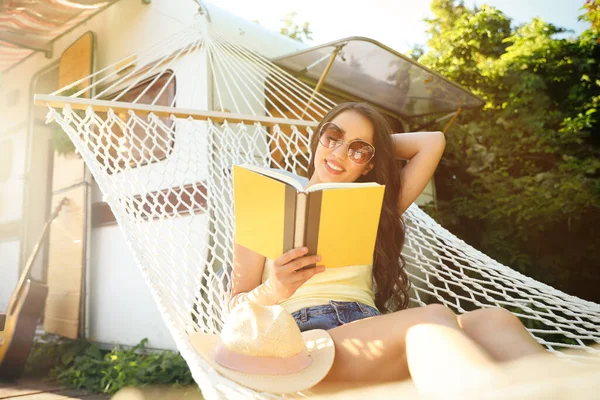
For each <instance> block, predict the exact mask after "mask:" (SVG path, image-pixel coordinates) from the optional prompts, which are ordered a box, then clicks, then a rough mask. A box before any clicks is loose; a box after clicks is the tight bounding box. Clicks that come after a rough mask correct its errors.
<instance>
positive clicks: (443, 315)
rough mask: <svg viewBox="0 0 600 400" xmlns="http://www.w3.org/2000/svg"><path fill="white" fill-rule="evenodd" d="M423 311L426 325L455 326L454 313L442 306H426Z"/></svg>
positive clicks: (455, 318)
mask: <svg viewBox="0 0 600 400" xmlns="http://www.w3.org/2000/svg"><path fill="white" fill-rule="evenodd" d="M422 309H423V316H424V319H425V321H423V322H426V323H434V324H441V325H448V324H451V325H454V324H456V321H457V317H456V314H454V312H453V311H452V310H451V309H449V308H448V307H446V306H444V305H442V304H428V305H426V306H424V307H422Z"/></svg>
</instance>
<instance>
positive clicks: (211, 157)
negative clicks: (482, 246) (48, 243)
mask: <svg viewBox="0 0 600 400" xmlns="http://www.w3.org/2000/svg"><path fill="white" fill-rule="evenodd" d="M174 49H175V50H174ZM176 76H177V77H182V76H184V77H188V81H189V84H188V83H187V82H186V84H183V85H178V86H177V87H176V90H174V87H175V84H176V83H177V82H176V81H175V80H176ZM36 103H37V104H43V105H47V106H48V108H49V112H48V122H50V121H56V122H57V123H59V124H60V126H61V127H62V129H63V130H64V131H65V132H66V133H67V134H68V136H69V138H70V139H71V140H72V142H73V143H74V145H75V147H76V151H77V152H78V153H79V154H80V156H81V157H82V158H83V159H84V161H85V163H86V165H87V166H88V168H89V169H90V170H91V172H92V174H93V176H94V178H95V180H96V181H97V183H98V185H99V187H100V189H101V191H102V193H103V195H104V199H105V201H106V202H108V204H109V205H110V208H111V209H112V212H113V213H114V215H115V217H116V220H117V222H118V224H119V226H120V227H121V229H122V230H123V232H124V234H125V238H126V240H127V243H128V246H129V248H130V249H131V251H132V252H133V255H134V258H135V260H136V263H137V265H138V267H139V268H140V270H141V272H142V274H143V276H144V279H145V280H146V283H147V284H148V286H149V287H150V289H151V292H152V294H153V297H154V300H155V301H156V303H157V305H158V307H159V310H160V313H161V314H162V317H163V318H164V321H165V322H166V325H167V327H168V328H169V330H170V333H171V334H172V336H173V338H174V340H175V342H176V344H177V347H178V349H179V351H180V352H181V354H182V356H183V357H184V358H185V359H186V361H187V363H188V365H189V367H190V369H191V371H192V374H193V377H194V379H195V380H196V382H197V383H198V385H199V386H200V388H201V390H202V392H203V394H204V396H205V397H206V398H218V397H221V396H223V397H226V398H264V397H270V396H271V395H268V394H266V393H256V392H254V391H251V390H249V389H246V388H244V387H241V386H239V385H237V384H236V383H234V382H232V381H230V380H228V379H225V378H224V377H222V376H220V375H219V374H217V373H216V372H215V371H214V370H213V369H212V368H211V367H210V366H209V365H208V364H207V363H206V362H205V361H204V360H202V359H201V358H200V357H199V356H198V355H197V354H196V353H195V351H194V350H193V349H192V347H191V345H190V342H189V341H188V335H189V334H190V333H193V332H196V331H200V330H202V331H206V332H212V333H218V332H219V330H220V328H221V324H222V321H223V317H224V315H225V314H226V312H227V306H226V303H227V298H228V294H229V292H230V277H231V260H232V249H233V243H232V238H233V222H234V221H233V206H232V176H231V168H232V165H234V164H238V163H254V164H257V165H261V166H266V167H276V168H282V169H285V170H288V171H291V172H294V173H297V174H304V175H306V173H307V166H308V160H309V156H310V154H309V146H308V143H309V137H310V135H312V134H313V129H314V128H315V127H316V126H317V123H318V121H319V120H320V118H322V117H323V116H324V115H325V113H326V112H327V111H328V110H329V109H331V108H332V107H333V106H334V105H335V104H334V102H332V101H331V100H329V99H328V98H326V97H325V96H323V95H321V94H319V93H315V91H314V90H313V88H311V87H310V86H308V85H306V84H305V83H303V82H301V81H299V80H298V79H296V78H294V77H293V76H291V75H290V74H288V73H287V72H285V71H284V70H282V69H281V68H279V67H277V66H276V65H274V64H273V63H272V62H270V61H269V60H268V59H266V58H265V57H263V56H261V55H260V54H258V53H257V52H255V51H252V50H250V49H248V48H246V47H243V46H241V45H239V44H236V43H234V42H233V41H231V40H228V39H227V38H225V37H223V36H221V35H220V34H219V33H217V32H215V30H214V29H213V28H212V27H211V25H210V23H208V22H206V21H205V20H198V21H197V22H196V23H194V24H193V25H192V26H190V27H189V28H186V29H184V30H183V31H181V32H180V33H178V34H177V35H175V36H174V37H170V38H168V39H166V40H164V41H162V42H160V43H157V44H156V45H153V46H151V47H149V48H146V49H143V50H140V51H139V52H137V53H136V54H134V55H132V56H130V57H127V58H125V59H124V60H122V61H119V62H117V63H115V64H112V65H110V66H108V67H106V68H104V69H102V70H100V71H98V72H96V73H95V74H93V75H91V76H88V77H85V78H83V79H80V80H78V81H76V82H74V83H73V84H71V85H68V86H66V87H64V88H62V89H60V90H58V91H57V92H54V93H52V94H50V95H36ZM208 110H212V111H208ZM402 218H404V219H405V222H406V225H407V232H406V244H405V246H404V249H403V254H404V256H405V257H406V260H407V270H408V273H409V277H410V280H411V281H412V284H413V289H412V291H411V303H410V306H411V307H416V306H422V305H425V304H428V303H431V302H437V303H443V304H445V305H447V306H449V307H450V308H452V309H453V310H454V311H455V312H457V313H462V312H465V311H468V310H471V309H473V308H475V307H477V308H479V307H492V306H499V307H504V308H507V309H509V310H511V311H512V312H514V313H515V314H516V315H517V316H519V317H521V319H522V320H523V321H524V322H525V324H526V325H527V327H528V329H529V331H530V332H531V334H532V335H533V336H534V337H535V338H536V339H537V340H538V341H539V342H540V343H541V344H542V345H544V346H545V347H546V348H547V349H548V350H549V351H550V352H553V353H555V354H557V355H558V356H561V357H565V358H569V359H575V360H581V361H585V360H587V359H591V358H597V356H598V355H599V354H598V353H599V352H600V351H598V350H597V349H595V348H592V347H590V345H591V344H595V343H600V331H599V328H600V306H599V305H597V304H594V303H591V302H588V301H585V300H582V299H579V298H576V297H574V296H570V295H568V294H565V293H563V292H560V291H558V290H556V289H554V288H552V287H549V286H547V285H545V284H543V283H540V282H537V281H535V280H533V279H531V278H529V277H527V276H524V275H522V274H520V273H518V272H516V271H514V270H512V269H511V268H509V267H507V266H505V265H502V264H500V263H498V262H496V261H494V260H493V259H491V258H490V257H488V256H486V255H485V254H483V253H481V252H479V251H477V250H476V249H474V248H472V247H471V246H469V245H468V244H466V243H465V242H463V241H462V240H460V239H458V238H457V237H455V236H454V235H452V233H450V232H449V231H447V230H446V229H444V228H443V227H441V226H440V225H439V224H437V223H436V222H435V221H434V220H433V219H432V218H430V217H429V216H428V215H427V214H426V213H424V212H423V211H422V210H421V209H420V208H419V207H418V206H417V205H416V204H413V205H411V206H410V207H409V208H408V210H407V211H406V212H405V214H404V215H403V217H402ZM568 349H579V350H581V351H579V352H577V353H576V354H575V353H572V352H571V351H569V352H567V353H565V350H568Z"/></svg>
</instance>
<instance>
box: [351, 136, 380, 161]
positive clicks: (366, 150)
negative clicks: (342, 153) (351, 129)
mask: <svg viewBox="0 0 600 400" xmlns="http://www.w3.org/2000/svg"><path fill="white" fill-rule="evenodd" d="M373 153H374V149H373V146H371V145H370V144H369V143H367V142H362V141H359V140H357V141H355V142H352V143H350V146H348V157H349V158H350V160H352V161H354V162H355V163H356V164H366V163H368V162H369V161H370V160H371V158H373Z"/></svg>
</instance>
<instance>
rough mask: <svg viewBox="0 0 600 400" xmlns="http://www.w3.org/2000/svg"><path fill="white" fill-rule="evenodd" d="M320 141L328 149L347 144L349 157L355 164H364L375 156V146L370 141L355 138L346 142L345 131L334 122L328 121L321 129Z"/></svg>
mask: <svg viewBox="0 0 600 400" xmlns="http://www.w3.org/2000/svg"><path fill="white" fill-rule="evenodd" d="M319 143H321V144H322V145H323V146H325V147H326V148H328V149H336V148H338V147H340V146H341V145H342V144H347V145H348V147H347V152H348V159H349V160H350V161H352V162H353V163H354V164H359V165H364V164H366V163H368V162H369V161H371V160H372V159H373V157H375V147H373V145H372V144H371V143H369V142H365V141H364V140H361V139H354V140H351V141H349V142H346V140H345V139H344V131H342V130H341V129H340V128H339V127H338V126H337V125H336V124H334V123H333V122H326V123H324V124H323V125H322V126H321V129H320V130H319Z"/></svg>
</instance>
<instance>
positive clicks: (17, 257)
mask: <svg viewBox="0 0 600 400" xmlns="http://www.w3.org/2000/svg"><path fill="white" fill-rule="evenodd" d="M19 3H20V2H19V1H17V2H14V5H13V4H12V3H11V4H9V5H8V8H4V9H3V10H0V16H4V15H3V14H6V15H5V17H6V18H3V19H2V18H0V21H8V22H0V26H3V27H4V28H5V30H6V32H0V69H2V80H1V81H0V311H3V310H5V309H6V307H7V304H8V301H9V299H10V296H11V294H12V291H13V290H14V287H15V285H16V283H17V281H18V278H19V274H20V271H21V270H22V269H23V266H24V264H25V261H26V259H27V258H28V256H29V255H30V253H31V251H32V248H33V247H34V245H35V243H36V241H37V240H38V236H39V235H40V233H41V231H42V227H43V225H44V223H45V221H46V220H47V218H48V216H49V215H50V214H51V211H52V206H53V205H55V204H56V203H57V202H58V201H60V199H61V198H63V197H69V199H70V200H71V201H72V202H73V205H75V206H76V207H77V209H78V210H79V211H80V212H78V213H70V214H69V215H68V216H67V217H66V218H65V219H64V220H63V223H62V224H60V225H58V224H56V226H54V225H53V227H52V229H51V232H50V239H49V240H47V241H45V245H44V247H43V250H42V252H41V253H40V254H39V256H38V257H37V259H36V262H35V264H34V268H33V270H32V277H33V278H34V279H36V280H40V281H43V282H51V285H52V286H53V287H51V288H50V289H51V290H50V294H49V297H48V300H47V303H46V309H45V312H44V328H45V329H46V330H47V331H49V332H53V333H58V334H61V335H64V336H67V337H72V338H74V337H85V338H87V339H88V340H91V341H94V342H97V343H100V344H106V345H113V344H122V345H134V344H137V343H138V342H139V341H140V340H141V339H142V338H148V339H149V344H148V346H149V347H151V348H161V349H175V344H174V343H173V341H172V339H171V337H170V335H169V332H168V331H167V329H166V327H165V325H164V323H163V320H162V319H161V316H160V315H159V312H158V310H157V308H156V305H155V303H154V301H153V299H152V298H151V295H150V292H149V290H148V288H147V286H146V283H145V281H144V279H143V278H142V276H141V274H140V272H139V270H138V269H137V267H136V265H135V262H134V259H133V257H132V255H131V252H130V250H129V248H128V247H127V245H126V242H125V240H124V238H123V235H122V233H121V231H120V229H119V227H118V226H117V225H116V222H115V218H114V216H113V215H112V213H111V211H110V208H109V207H108V206H107V205H106V203H105V202H104V200H103V195H102V193H101V191H100V190H99V188H98V186H97V185H96V184H95V182H94V180H93V179H92V177H91V175H90V173H89V171H87V170H86V168H85V165H84V163H83V161H82V160H81V158H80V157H79V156H78V155H77V154H69V155H60V154H58V153H57V152H56V151H55V145H54V144H53V141H52V131H53V129H56V127H55V126H56V125H54V126H53V125H46V124H45V122H44V121H45V115H46V112H47V110H46V109H44V108H42V107H38V106H35V105H33V94H34V93H50V92H53V91H55V90H56V89H58V88H60V87H63V86H65V85H67V84H69V83H71V82H72V81H73V80H74V79H76V78H79V77H82V76H86V75H89V74H91V73H93V72H94V71H96V70H99V69H101V68H103V67H105V66H107V65H110V64H113V63H116V62H118V61H119V60H123V59H127V57H129V56H130V55H131V54H134V53H136V51H137V50H139V49H140V48H145V47H147V46H149V45H152V44H154V43H156V42H159V41H161V40H164V39H165V38H168V37H171V36H172V35H173V34H175V33H177V32H178V31H180V30H181V29H182V27H184V26H186V25H188V24H190V23H191V22H192V21H193V19H194V18H196V16H197V13H198V12H203V13H206V14H208V16H209V17H210V20H211V22H212V26H213V27H214V29H215V30H217V31H218V32H219V34H221V35H222V36H224V37H227V38H228V39H229V40H231V41H233V42H235V43H237V44H240V45H243V46H246V47H248V48H250V49H252V50H254V51H256V52H258V53H260V54H262V55H263V56H265V57H267V58H269V59H271V60H272V61H273V62H274V63H276V64H277V65H279V66H280V67H282V68H284V69H285V70H287V71H289V72H290V73H292V74H293V75H295V76H296V77H298V78H299V79H301V80H302V81H304V82H306V83H307V84H309V85H311V86H312V87H315V86H317V87H318V89H319V90H320V91H321V92H322V93H324V94H325V95H327V96H328V97H330V98H331V99H332V100H334V101H336V102H342V101H349V100H360V101H368V102H370V103H371V104H373V105H375V106H376V107H378V108H379V109H380V110H382V111H383V112H385V113H386V115H388V116H389V117H390V119H391V121H392V122H393V123H394V128H395V129H396V130H397V131H400V132H402V131H406V130H408V129H410V128H411V127H410V126H409V124H410V123H411V118H413V117H417V116H423V115H435V114H437V115H444V114H446V117H447V118H450V117H451V116H452V115H455V114H456V112H457V111H458V110H460V109H463V108H473V107H479V106H481V105H482V101H481V100H480V99H478V98H477V97H475V96H473V95H472V94H471V93H469V92H468V91H467V90H465V89H463V88H461V87H459V86H457V85H455V84H453V83H451V82H449V81H447V80H445V79H443V78H441V77H440V76H439V75H437V74H436V73H434V72H433V71H429V70H427V69H426V68H424V67H422V66H420V65H418V64H417V63H415V62H413V61H411V60H409V59H407V58H406V57H403V56H401V55H400V54H398V53H397V52H395V51H394V50H392V49H390V48H388V47H386V46H384V45H382V44H380V43H378V42H375V41H373V40H369V39H366V38H359V37H356V38H344V39H340V40H338V41H335V42H332V43H327V44H323V45H319V46H315V47H309V46H307V45H306V44H303V43H300V42H297V41H294V40H292V39H290V38H288V37H285V36H283V35H281V34H279V33H276V32H272V31H269V30H266V29H264V28H263V27H261V26H260V25H258V24H256V23H254V22H251V21H247V20H244V19H242V18H240V17H237V16H235V15H233V14H231V13H229V12H227V11H224V10H222V9H220V8H218V7H216V6H213V5H211V4H203V5H202V7H201V8H199V3H197V2H195V1H193V0H177V1H173V0H119V1H107V0H104V1H102V0H85V1H84V0H80V1H69V2H63V3H60V4H58V3H56V2H53V1H44V0H39V1H37V2H34V5H33V6H29V7H30V8H29V9H25V11H23V10H22V8H21V9H20V10H19V12H16V9H17V8H18V7H19ZM27 4H30V3H27ZM328 61H329V62H328ZM195 62H198V59H196V58H193V57H188V58H186V59H183V60H182V62H180V63H178V64H177V65H176V66H174V67H173V68H172V74H174V75H175V79H172V80H169V81H168V82H171V83H170V85H171V86H170V87H169V90H168V91H167V92H165V96H166V101H167V102H168V99H169V96H173V95H174V93H175V92H176V91H186V90H188V91H189V95H188V96H187V97H185V98H186V99H187V100H186V102H187V104H186V108H198V109H204V110H207V109H211V108H213V107H214V104H212V100H211V93H210V91H209V90H208V89H204V90H202V89H201V88H202V87H203V86H202V85H201V84H200V85H198V82H199V80H201V79H202V78H201V77H199V76H198V75H197V74H195V73H194V72H193V71H194V68H190V67H193V66H194V65H193V63H195ZM196 66H197V65H196ZM405 77H410V80H411V82H412V85H410V87H409V86H407V85H406V80H405ZM161 79H162V78H161ZM415 81H419V82H420V84H416V85H415V84H414V82H415ZM165 82H167V81H165ZM432 82H433V83H435V84H436V85H437V86H436V87H437V88H443V90H442V91H441V92H440V91H438V92H437V93H435V94H432V92H431V91H429V90H426V89H427V85H431V84H432ZM194 86H197V87H199V88H200V89H199V90H195V91H191V90H189V88H190V87H194ZM139 89H140V90H139V91H138V92H137V93H140V92H142V91H143V89H144V88H143V87H141V88H139ZM132 93H136V92H135V91H132ZM440 93H443V94H444V95H440ZM180 98H181V96H180ZM124 100H126V99H124ZM220 111H222V110H220ZM412 128H413V129H414V128H415V127H412ZM159 158H160V157H159ZM198 179H200V178H198ZM158 189H160V188H158ZM434 199H435V192H434V185H433V184H432V183H430V185H428V187H427V188H426V189H425V191H424V193H423V194H422V196H421V197H420V198H419V200H418V203H419V204H422V203H426V202H428V201H431V200H434ZM49 277H51V279H49Z"/></svg>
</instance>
